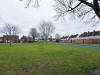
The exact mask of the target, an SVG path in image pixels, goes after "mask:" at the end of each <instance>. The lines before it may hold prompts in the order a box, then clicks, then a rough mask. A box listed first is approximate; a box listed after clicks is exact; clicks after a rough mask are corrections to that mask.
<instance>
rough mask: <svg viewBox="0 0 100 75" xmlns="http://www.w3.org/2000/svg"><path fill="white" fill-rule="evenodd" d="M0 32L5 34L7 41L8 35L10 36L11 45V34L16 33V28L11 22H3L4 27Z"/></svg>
mask: <svg viewBox="0 0 100 75" xmlns="http://www.w3.org/2000/svg"><path fill="white" fill-rule="evenodd" d="M1 32H2V33H3V34H4V35H6V36H7V43H8V37H10V45H11V43H12V42H11V41H12V39H11V37H12V36H13V35H16V34H17V33H18V28H17V27H16V26H14V25H12V24H5V26H4V28H3V29H2V30H1Z"/></svg>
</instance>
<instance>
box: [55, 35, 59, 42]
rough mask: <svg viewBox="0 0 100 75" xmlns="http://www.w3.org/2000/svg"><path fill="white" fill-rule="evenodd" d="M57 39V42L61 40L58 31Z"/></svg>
mask: <svg viewBox="0 0 100 75" xmlns="http://www.w3.org/2000/svg"><path fill="white" fill-rule="evenodd" d="M55 39H56V42H59V41H60V34H58V33H57V34H56V35H55Z"/></svg>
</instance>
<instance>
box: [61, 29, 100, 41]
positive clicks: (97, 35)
mask: <svg viewBox="0 0 100 75" xmlns="http://www.w3.org/2000/svg"><path fill="white" fill-rule="evenodd" d="M61 40H62V41H64V42H67V43H100V31H95V30H94V31H92V32H89V31H88V32H84V33H82V34H80V35H79V34H76V35H71V36H66V37H62V38H61Z"/></svg>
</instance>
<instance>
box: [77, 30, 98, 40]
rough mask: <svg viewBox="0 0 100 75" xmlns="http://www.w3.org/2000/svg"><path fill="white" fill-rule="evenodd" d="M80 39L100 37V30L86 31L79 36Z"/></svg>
mask: <svg viewBox="0 0 100 75" xmlns="http://www.w3.org/2000/svg"><path fill="white" fill-rule="evenodd" d="M79 39H100V31H95V30H94V31H93V32H89V31H88V32H84V33H82V34H81V35H80V36H79Z"/></svg>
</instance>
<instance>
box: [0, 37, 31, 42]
mask: <svg viewBox="0 0 100 75" xmlns="http://www.w3.org/2000/svg"><path fill="white" fill-rule="evenodd" d="M10 42H12V43H27V42H32V38H31V37H27V36H22V37H21V38H19V36H18V35H12V36H9V35H4V36H3V37H0V43H10Z"/></svg>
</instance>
